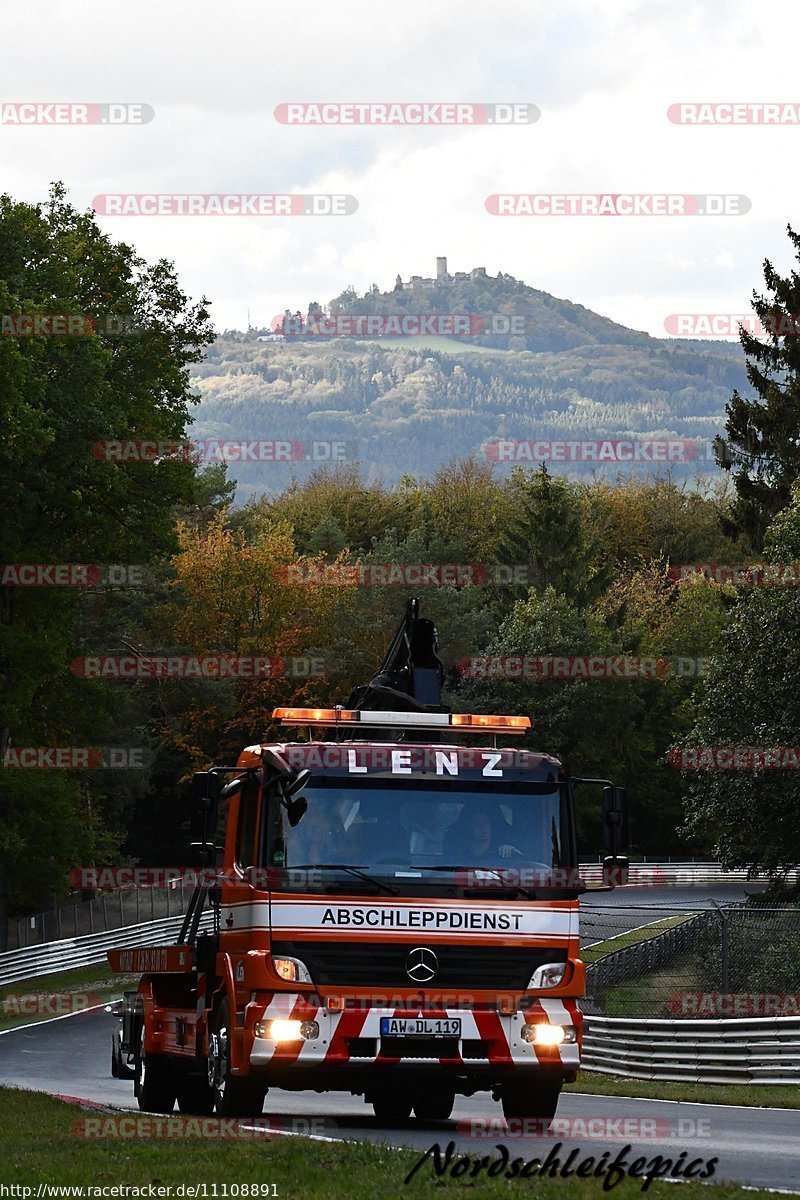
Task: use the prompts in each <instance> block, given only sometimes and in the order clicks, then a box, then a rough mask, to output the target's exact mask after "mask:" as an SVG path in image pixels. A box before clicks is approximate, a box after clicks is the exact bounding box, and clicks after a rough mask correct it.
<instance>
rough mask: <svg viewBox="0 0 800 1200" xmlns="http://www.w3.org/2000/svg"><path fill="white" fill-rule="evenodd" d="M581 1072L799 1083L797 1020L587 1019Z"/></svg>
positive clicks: (799, 1025)
mask: <svg viewBox="0 0 800 1200" xmlns="http://www.w3.org/2000/svg"><path fill="white" fill-rule="evenodd" d="M582 1064H583V1069H584V1070H588V1071H603V1072H604V1073H605V1074H607V1075H625V1076H628V1077H629V1078H632V1079H661V1080H674V1081H679V1080H684V1081H690V1082H693V1083H753V1084H767V1083H789V1084H798V1083H800V1017H750V1018H746V1019H736V1018H733V1019H728V1018H719V1019H716V1020H707V1021H685V1020H681V1021H667V1020H664V1021H657V1020H638V1019H627V1018H624V1017H590V1016H587V1017H586V1018H585V1026H584V1043H583V1057H582Z"/></svg>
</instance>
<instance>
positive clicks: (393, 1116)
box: [371, 1091, 412, 1125]
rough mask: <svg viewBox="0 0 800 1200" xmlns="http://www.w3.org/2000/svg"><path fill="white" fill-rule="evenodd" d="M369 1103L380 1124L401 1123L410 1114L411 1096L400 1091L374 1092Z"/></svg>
mask: <svg viewBox="0 0 800 1200" xmlns="http://www.w3.org/2000/svg"><path fill="white" fill-rule="evenodd" d="M371 1103H372V1111H373V1112H374V1113H375V1120H376V1121H380V1123H381V1125H403V1124H405V1122H406V1121H407V1120H408V1118H409V1117H410V1116H411V1104H412V1100H411V1097H410V1096H406V1095H405V1094H404V1093H403V1092H402V1091H397V1092H376V1094H375V1095H374V1096H373V1097H372V1100H371Z"/></svg>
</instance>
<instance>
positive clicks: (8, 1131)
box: [0, 1088, 769, 1200]
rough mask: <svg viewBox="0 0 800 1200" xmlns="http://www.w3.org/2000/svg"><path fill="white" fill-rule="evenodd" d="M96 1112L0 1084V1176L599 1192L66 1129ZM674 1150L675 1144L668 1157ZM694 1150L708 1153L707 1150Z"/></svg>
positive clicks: (293, 1192) (699, 1195) (359, 1156)
mask: <svg viewBox="0 0 800 1200" xmlns="http://www.w3.org/2000/svg"><path fill="white" fill-rule="evenodd" d="M98 1115H101V1114H98V1113H96V1112H95V1113H82V1112H81V1111H80V1110H79V1109H78V1108H76V1107H75V1106H72V1105H67V1104H63V1103H62V1102H60V1101H58V1100H55V1099H53V1098H52V1097H50V1096H45V1095H42V1094H39V1093H36V1092H23V1091H15V1090H12V1089H8V1088H0V1155H2V1165H0V1181H2V1182H7V1183H14V1184H17V1185H23V1186H27V1187H32V1188H33V1194H34V1195H35V1192H36V1187H37V1185H38V1184H40V1183H50V1184H53V1183H55V1184H62V1185H69V1184H71V1185H73V1186H84V1187H86V1186H87V1185H93V1186H96V1187H103V1186H109V1185H110V1186H113V1185H115V1184H120V1183H125V1184H128V1185H131V1186H139V1187H142V1186H144V1187H147V1185H148V1184H158V1185H162V1186H165V1187H166V1186H169V1185H171V1186H172V1188H173V1189H174V1188H175V1185H177V1184H181V1183H184V1184H190V1185H193V1184H197V1183H205V1184H207V1185H208V1184H211V1183H218V1184H222V1183H225V1184H228V1185H229V1186H230V1185H231V1184H234V1183H238V1184H244V1183H247V1184H251V1185H252V1184H256V1183H258V1184H262V1185H263V1184H270V1183H274V1184H276V1185H277V1187H276V1191H277V1195H278V1196H279V1197H280V1198H281V1200H293V1198H294V1197H300V1196H302V1198H303V1200H340V1198H341V1200H345V1198H346V1200H373V1197H375V1196H397V1197H400V1196H409V1197H418V1196H419V1197H428V1196H429V1197H433V1196H441V1195H442V1194H443V1192H444V1191H448V1192H450V1194H455V1195H463V1196H468V1197H471V1198H472V1200H477V1198H478V1197H488V1198H491V1197H494V1196H505V1197H508V1196H517V1195H518V1196H520V1197H530V1196H535V1197H536V1198H537V1200H563V1197H564V1195H565V1191H566V1190H567V1188H568V1189H569V1195H570V1197H571V1198H574V1200H597V1197H598V1196H601V1195H603V1194H604V1193H603V1191H602V1186H601V1182H600V1180H599V1179H594V1178H588V1179H579V1178H577V1177H575V1176H573V1177H572V1178H570V1179H569V1181H568V1182H567V1181H565V1180H564V1179H560V1178H554V1179H550V1178H545V1179H538V1178H536V1179H523V1180H519V1179H517V1180H513V1181H508V1180H505V1179H502V1178H499V1179H487V1178H486V1176H485V1174H484V1173H482V1174H481V1175H480V1176H478V1177H477V1178H476V1179H470V1178H469V1175H467V1176H464V1177H462V1178H456V1179H453V1178H452V1177H450V1176H449V1175H445V1176H443V1177H442V1178H441V1179H437V1178H436V1175H435V1174H434V1171H433V1169H432V1167H431V1166H430V1165H429V1164H426V1165H425V1166H423V1167H421V1168H420V1170H419V1171H418V1172H417V1173H416V1175H415V1176H414V1178H413V1179H412V1181H411V1183H410V1184H409V1185H408V1186H405V1185H404V1183H403V1180H404V1178H405V1176H406V1175H407V1174H408V1172H409V1171H410V1170H411V1169H412V1168H413V1167H414V1165H415V1164H416V1163H417V1162H418V1160H419V1158H420V1154H419V1153H418V1152H416V1151H411V1150H394V1149H391V1148H389V1147H384V1146H378V1145H369V1144H367V1143H359V1142H347V1143H329V1142H315V1141H310V1140H309V1139H307V1138H293V1137H292V1138H286V1137H278V1138H274V1139H271V1140H267V1139H261V1138H260V1139H258V1140H252V1141H251V1140H249V1139H248V1140H239V1139H236V1140H234V1139H225V1140H212V1139H210V1138H197V1137H195V1138H185V1139H176V1138H172V1139H164V1140H160V1139H156V1138H142V1137H139V1138H124V1139H110V1138H97V1139H94V1140H86V1139H82V1138H79V1137H78V1136H76V1134H75V1133H74V1132H73V1125H74V1123H75V1122H76V1121H78V1120H81V1119H84V1118H87V1117H91V1116H95V1117H97V1116H98ZM118 1115H119V1114H118ZM162 1120H163V1118H162ZM447 1141H448V1134H447V1131H446V1130H442V1131H441V1132H440V1133H437V1132H435V1131H434V1130H431V1131H430V1142H429V1143H428V1144H429V1145H432V1144H433V1143H434V1142H439V1143H440V1144H441V1146H442V1149H443V1150H444V1148H445V1147H446V1143H447ZM556 1144H557V1143H555V1142H553V1141H552V1140H551V1139H549V1138H548V1139H543V1140H542V1143H541V1148H539V1147H537V1156H538V1157H541V1158H544V1157H545V1155H546V1154H547V1153H548V1152H549V1151H550V1150H551V1149H552V1147H553V1146H554V1145H556ZM426 1148H427V1147H426ZM621 1148H622V1147H621V1146H620V1149H621ZM615 1150H616V1147H615ZM496 1153H497V1151H496V1149H495V1146H494V1144H493V1143H492V1144H491V1145H489V1146H485V1147H484V1146H482V1147H480V1148H478V1149H476V1150H475V1151H474V1152H473V1154H472V1160H473V1162H474V1161H476V1160H477V1159H478V1158H480V1157H482V1156H483V1155H488V1156H490V1159H492V1158H493V1157H494V1156H495V1155H496ZM510 1153H511V1157H512V1158H514V1157H516V1156H517V1155H516V1154H515V1151H514V1149H513V1146H512V1148H511V1151H510ZM600 1153H601V1151H600V1150H599V1149H597V1148H594V1149H593V1147H592V1144H591V1143H590V1142H587V1143H586V1146H585V1148H582V1155H583V1154H585V1155H587V1156H588V1155H592V1156H594V1157H595V1158H596V1156H597V1155H599V1154H600ZM677 1153H678V1151H677V1150H676V1156H677ZM519 1154H520V1156H521V1157H529V1156H530V1155H531V1154H532V1152H531V1151H530V1150H529V1148H528V1145H526V1147H525V1149H524V1150H520V1152H519ZM649 1157H652V1155H651V1156H649ZM700 1157H702V1158H704V1159H706V1158H710V1157H713V1148H710V1149H709V1150H707V1151H706V1153H705V1154H704V1155H702V1156H700ZM629 1161H630V1156H629ZM562 1162H563V1156H562ZM722 1166H723V1167H724V1163H723V1164H722ZM641 1187H642V1185H641V1181H637V1180H627V1179H626V1180H624V1181H623V1182H622V1183H620V1184H619V1186H617V1187H614V1189H613V1194H614V1196H615V1197H619V1198H620V1200H632V1198H633V1197H638V1196H641V1195H642V1190H641ZM17 1194H19V1193H17ZM174 1194H175V1193H174V1191H173V1196H174ZM200 1194H201V1195H202V1193H200ZM210 1194H211V1193H209V1195H210ZM646 1194H647V1195H648V1196H651V1197H654V1198H655V1200H675V1193H674V1191H673V1189H672V1188H671V1187H670V1186H669V1185H668V1184H663V1183H654V1184H653V1186H652V1187H650V1188H649V1189H648V1192H647V1193H646ZM768 1195H769V1193H767V1192H764V1191H757V1190H754V1191H749V1192H747V1193H744V1192H743V1191H742V1189H741V1188H738V1187H736V1186H735V1185H731V1184H724V1185H723V1184H719V1185H711V1187H710V1188H709V1185H708V1184H701V1183H698V1182H689V1183H686V1184H684V1185H683V1188H682V1190H681V1198H682V1200H733V1198H734V1197H737V1198H739V1200H746V1197H763V1198H764V1200H766V1198H767V1196H768ZM23 1200H24V1198H23Z"/></svg>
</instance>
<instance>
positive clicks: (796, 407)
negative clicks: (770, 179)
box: [717, 226, 800, 545]
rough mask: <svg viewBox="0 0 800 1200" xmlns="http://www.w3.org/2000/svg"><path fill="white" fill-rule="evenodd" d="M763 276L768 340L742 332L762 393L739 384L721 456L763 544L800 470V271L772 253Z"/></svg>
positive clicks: (799, 241) (739, 517)
mask: <svg viewBox="0 0 800 1200" xmlns="http://www.w3.org/2000/svg"><path fill="white" fill-rule="evenodd" d="M787 232H788V234H789V240H790V241H791V243H792V246H793V247H794V250H795V252H796V254H797V257H798V261H800V234H797V233H795V231H794V230H793V229H792V227H791V226H788V228H787ZM764 281H765V283H766V286H767V290H768V292H769V293H771V294H770V295H769V296H762V295H759V294H758V293H757V292H753V309H754V311H755V313H756V315H757V316H758V317H759V319H760V321H761V324H762V325H763V326H764V329H765V331H766V340H761V339H760V338H759V337H757V336H755V335H754V334H751V333H748V332H747V331H746V330H744V329H742V330H741V332H740V337H739V340H740V342H741V344H742V349H743V350H744V352H745V354H746V356H747V360H748V361H747V377H748V379H749V381H750V384H751V385H752V387H753V389H754V391H755V393H756V395H755V397H753V398H749V399H748V398H746V397H744V396H741V395H740V394H739V392H738V391H734V393H733V396H732V397H731V399H730V402H729V403H728V406H727V414H728V418H727V421H726V431H727V438H726V439H725V440H724V441H722V440H720V442H719V444H718V446H717V462H718V463H719V465H720V466H721V467H723V468H724V469H725V470H728V471H733V475H734V481H735V484H736V490H737V493H738V498H737V504H736V507H735V520H736V522H737V524H738V527H739V528H741V529H743V530H745V531H746V532H747V533H748V534H749V535H750V536H751V537H752V539H753V541H754V542H755V544H756V545H760V544H761V540H762V538H763V535H764V532H765V530H766V527H767V525H768V524H769V522H770V520H771V518H772V517H774V516H775V515H776V513H778V512H780V510H781V509H782V508H784V507H785V506H786V505H787V504H788V503H789V500H790V498H791V488H792V484H793V483H794V481H795V480H796V479H797V478H798V477H800V336H798V335H800V316H798V314H800V274H798V272H797V271H792V272H791V273H790V274H789V275H787V276H785V277H783V276H781V275H779V274H778V272H777V271H776V270H775V268H774V267H773V265H772V263H771V262H770V261H769V260H768V259H767V260H765V262H764Z"/></svg>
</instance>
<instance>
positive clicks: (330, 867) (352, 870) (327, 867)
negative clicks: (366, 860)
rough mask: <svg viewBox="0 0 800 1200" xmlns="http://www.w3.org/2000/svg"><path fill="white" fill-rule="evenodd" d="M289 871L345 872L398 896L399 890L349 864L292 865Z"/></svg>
mask: <svg viewBox="0 0 800 1200" xmlns="http://www.w3.org/2000/svg"><path fill="white" fill-rule="evenodd" d="M290 869H291V870H292V871H347V872H348V873H349V874H350V875H356V876H357V877H358V878H359V879H363V880H364V882H365V883H371V884H372V885H373V886H374V887H377V888H382V889H383V891H384V892H388V893H389V895H390V896H399V895H400V889H399V888H396V887H392V886H391V884H389V883H384V882H383V880H382V879H376V878H375V877H374V876H373V875H368V874H367V872H366V871H360V870H359V869H358V867H351V866H350V865H349V863H293V864H292V866H291V868H290Z"/></svg>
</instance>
